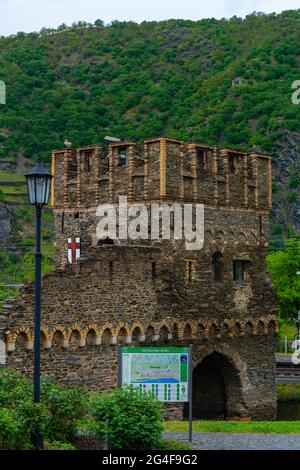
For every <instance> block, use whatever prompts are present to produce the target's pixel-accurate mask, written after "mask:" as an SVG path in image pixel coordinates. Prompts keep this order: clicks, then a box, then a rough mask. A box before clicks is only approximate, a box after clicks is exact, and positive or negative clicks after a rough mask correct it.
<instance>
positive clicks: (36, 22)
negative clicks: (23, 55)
mask: <svg viewBox="0 0 300 470" xmlns="http://www.w3.org/2000/svg"><path fill="white" fill-rule="evenodd" d="M297 8H300V5H299V0H212V1H209V0H106V1H105V0H0V35H3V36H6V35H9V34H14V33H16V32H18V31H25V32H30V31H39V30H40V29H41V28H42V27H43V26H46V27H55V26H58V25H60V24H61V23H66V24H71V23H72V22H73V21H79V20H85V21H90V22H94V21H95V19H97V18H100V19H102V20H104V21H105V23H108V22H110V21H111V20H115V19H117V20H133V21H136V22H140V21H143V20H163V19H169V18H186V19H193V20H196V19H200V18H209V17H215V18H222V17H226V18H230V17H231V16H233V15H237V16H245V15H246V14H248V13H251V12H253V11H264V12H265V13H270V12H273V11H276V12H280V11H282V10H289V9H297Z"/></svg>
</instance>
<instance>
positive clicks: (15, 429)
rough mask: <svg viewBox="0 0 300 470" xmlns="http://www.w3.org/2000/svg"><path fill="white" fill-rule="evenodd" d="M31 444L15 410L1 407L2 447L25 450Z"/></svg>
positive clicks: (0, 436)
mask: <svg viewBox="0 0 300 470" xmlns="http://www.w3.org/2000/svg"><path fill="white" fill-rule="evenodd" d="M29 446H30V442H29V440H28V436H27V433H26V434H24V433H23V429H22V427H21V425H20V423H19V422H18V421H17V419H16V417H15V415H14V412H13V410H10V409H8V408H0V449H1V450H23V449H26V448H28V447H29Z"/></svg>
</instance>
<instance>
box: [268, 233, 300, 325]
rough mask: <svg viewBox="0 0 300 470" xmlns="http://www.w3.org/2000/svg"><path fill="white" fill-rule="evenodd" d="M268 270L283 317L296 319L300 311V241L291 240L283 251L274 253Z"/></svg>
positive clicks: (270, 256)
mask: <svg viewBox="0 0 300 470" xmlns="http://www.w3.org/2000/svg"><path fill="white" fill-rule="evenodd" d="M267 269H268V271H269V273H270V274H271V277H272V281H273V284H274V286H275V289H276V293H277V296H278V299H279V303H280V313H281V316H282V317H286V318H295V317H296V315H297V312H298V310H300V275H297V272H299V271H300V240H297V238H290V239H289V240H287V241H286V243H285V247H284V250H283V251H278V252H272V253H270V254H269V256H268V258H267Z"/></svg>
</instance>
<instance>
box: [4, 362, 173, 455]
mask: <svg viewBox="0 0 300 470" xmlns="http://www.w3.org/2000/svg"><path fill="white" fill-rule="evenodd" d="M162 414H163V407H162V404H161V403H160V402H158V401H157V400H155V399H154V398H152V396H151V395H150V394H143V395H140V394H139V392H138V391H137V390H135V389H133V388H131V387H128V388H126V387H125V388H122V389H117V390H113V391H112V392H107V393H103V394H98V393H95V392H93V393H91V392H87V391H86V390H85V389H83V388H78V387H77V388H63V387H61V386H59V385H57V384H55V383H54V382H53V380H52V379H51V378H50V377H44V378H43V379H42V385H41V403H40V404H33V387H32V384H31V383H30V382H29V380H28V379H27V378H25V376H24V375H22V374H20V373H18V372H13V371H11V370H9V369H3V370H1V371H0V450H1V449H14V450H17V449H20V450H21V449H30V448H31V442H30V439H31V434H32V433H33V431H34V430H35V429H36V426H37V425H39V427H40V430H41V433H42V434H43V437H44V441H45V448H46V449H49V450H52V449H62V450H63V449H65V450H68V449H69V450H71V449H73V448H74V447H73V445H72V442H74V439H75V438H77V439H78V436H90V437H96V438H97V439H98V440H100V441H102V442H107V443H108V445H109V448H111V449H131V450H137V449H145V450H151V449H165V448H166V449H167V448H170V449H175V448H176V444H175V442H171V443H169V444H168V443H164V441H163V439H162V429H163V425H162ZM178 446H179V444H178ZM177 448H178V447H177ZM179 448H180V447H179Z"/></svg>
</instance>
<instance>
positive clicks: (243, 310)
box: [0, 139, 277, 419]
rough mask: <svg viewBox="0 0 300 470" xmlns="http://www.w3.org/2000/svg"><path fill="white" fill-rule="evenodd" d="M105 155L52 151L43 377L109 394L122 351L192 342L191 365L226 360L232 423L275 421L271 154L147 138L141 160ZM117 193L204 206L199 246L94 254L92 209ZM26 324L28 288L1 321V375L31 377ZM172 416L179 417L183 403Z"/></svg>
mask: <svg viewBox="0 0 300 470" xmlns="http://www.w3.org/2000/svg"><path fill="white" fill-rule="evenodd" d="M120 149H121V150H120ZM119 152H121V153H122V152H124V153H125V152H126V155H127V165H126V167H125V168H122V167H120V166H119V165H118V161H119V158H118V154H119ZM104 155H105V151H104V150H103V149H102V148H101V147H99V146H98V147H85V148H83V149H78V150H77V151H75V152H72V150H63V151H57V152H54V153H53V162H52V168H53V171H54V175H55V178H54V184H53V191H52V201H53V205H54V212H55V242H56V248H57V255H56V256H57V265H56V269H55V270H54V271H53V272H52V273H50V274H48V275H46V276H45V277H44V279H43V315H42V347H43V349H42V371H43V373H54V374H55V376H56V378H57V380H58V381H60V382H62V383H64V384H67V385H74V384H85V385H87V386H88V387H89V388H91V389H95V390H105V389H107V388H111V387H113V386H114V385H116V380H117V345H118V344H141V345H150V344H151V345H153V344H156V345H166V344H168V345H175V344H184V345H186V344H192V345H193V349H194V366H195V367H196V366H197V364H199V363H201V361H202V359H203V358H204V357H205V356H208V355H209V354H211V353H213V352H218V353H220V354H222V355H223V356H225V357H226V358H227V361H228V366H227V365H226V364H225V363H224V374H225V375H224V381H225V385H226V384H227V385H226V386H228V400H227V413H228V415H239V416H252V417H253V418H257V419H262V418H270V419H271V418H274V413H275V406H276V400H275V386H274V383H275V342H276V341H275V335H276V332H277V320H276V300H275V297H274V292H273V289H272V286H271V284H270V280H269V278H268V276H267V275H266V272H265V257H266V253H267V249H268V248H267V247H268V213H269V209H270V204H271V200H270V197H271V196H270V178H271V173H270V163H269V162H270V157H269V156H266V155H257V154H255V155H251V154H249V155H247V154H246V153H243V152H236V151H231V150H227V149H221V150H218V149H216V148H211V147H208V146H197V145H195V144H188V145H185V144H182V143H181V142H178V141H174V140H168V139H154V140H149V141H146V142H145V143H144V147H143V154H142V151H141V147H140V146H138V145H136V144H135V143H131V142H128V143H121V144H119V145H112V146H110V148H109V151H108V155H109V157H108V159H105V158H104ZM70 162H72V165H73V166H72V167H70ZM71 170H72V171H71ZM120 195H127V196H128V199H129V203H131V202H137V201H138V202H145V203H146V204H150V203H152V202H170V203H174V202H179V203H184V202H200V203H204V204H205V243H204V247H203V249H202V250H200V251H186V250H185V245H184V241H182V242H180V241H177V242H174V241H158V242H157V241H153V242H150V241H141V242H136V241H135V242H133V241H130V240H128V241H126V242H124V241H118V242H116V243H115V245H102V244H101V245H99V244H98V241H97V237H96V235H95V234H96V222H97V219H96V217H95V212H96V207H97V205H98V204H99V203H101V202H110V203H112V202H117V200H118V197H119V196H120ZM70 236H79V237H80V238H81V261H80V263H78V264H76V265H75V266H69V265H67V246H66V240H67V237H70ZM215 252H220V253H221V254H222V255H223V272H222V281H221V282H217V281H214V280H213V278H212V268H211V263H212V255H213V253H215ZM233 259H243V260H248V261H249V263H250V264H249V267H248V268H247V272H246V279H245V282H244V283H242V284H240V283H237V282H234V281H233V278H232V261H233ZM189 262H192V266H193V272H192V278H191V279H190V282H189V280H188V278H187V263H189ZM153 263H155V276H154V277H153ZM32 318H33V285H32V284H28V285H27V286H26V287H25V288H24V289H23V292H22V295H21V299H20V300H19V301H16V302H15V303H14V304H12V305H11V308H9V309H6V310H4V311H3V312H2V313H1V314H0V332H1V337H2V338H3V339H5V341H6V346H7V357H6V366H9V367H13V368H15V369H18V370H22V371H24V372H26V373H27V374H28V375H31V374H32V359H33V352H32V348H33V325H32ZM223 356H222V357H223ZM220 357H221V356H220ZM230 364H231V365H232V370H231V369H230V367H231V366H230ZM234 371H236V372H234ZM230 374H233V375H232V377H230ZM233 376H234V377H233ZM226 381H227V382H226ZM230 397H231V399H230ZM169 408H170V409H171V410H172V415H173V416H175V415H176V414H177V415H178V414H180V415H181V416H182V407H181V406H177V407H176V406H169Z"/></svg>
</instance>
